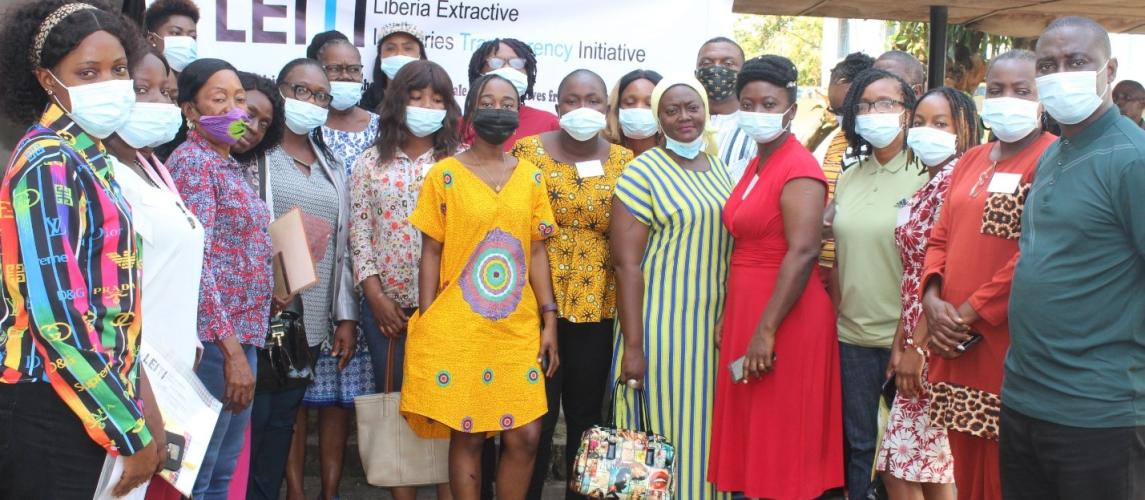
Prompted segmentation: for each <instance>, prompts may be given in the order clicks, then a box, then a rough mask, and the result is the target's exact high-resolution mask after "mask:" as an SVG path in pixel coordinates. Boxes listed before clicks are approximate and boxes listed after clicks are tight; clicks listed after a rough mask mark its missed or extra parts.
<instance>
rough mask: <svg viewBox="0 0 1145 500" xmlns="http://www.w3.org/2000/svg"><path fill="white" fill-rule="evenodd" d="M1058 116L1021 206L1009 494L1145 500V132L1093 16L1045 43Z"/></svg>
mask: <svg viewBox="0 0 1145 500" xmlns="http://www.w3.org/2000/svg"><path fill="white" fill-rule="evenodd" d="M1036 52H1037V62H1036V68H1037V74H1038V79H1037V87H1038V97H1039V99H1040V100H1041V102H1042V104H1043V105H1044V106H1045V108H1046V111H1047V112H1049V113H1050V115H1051V116H1053V118H1054V119H1055V120H1057V121H1058V122H1059V123H1060V124H1061V129H1062V137H1061V139H1059V140H1058V141H1057V142H1056V143H1054V144H1053V145H1052V146H1050V148H1049V149H1047V150H1046V153H1045V155H1044V156H1043V157H1042V159H1041V161H1040V162H1039V164H1038V170H1037V174H1036V176H1035V180H1034V184H1033V187H1032V189H1031V191H1030V194H1029V197H1028V198H1027V199H1026V205H1025V210H1024V213H1023V214H1022V236H1021V239H1020V240H1019V248H1020V251H1021V256H1020V257H1019V260H1018V264H1017V267H1016V268H1015V271H1014V280H1013V288H1012V291H1011V299H1010V335H1011V346H1010V351H1009V354H1008V355H1007V357H1006V371H1005V382H1004V384H1003V386H1002V406H1003V408H1002V417H1001V443H1000V446H1001V447H1000V459H1001V469H1002V489H1003V492H1004V496H1005V497H1006V498H1007V499H1027V498H1028V499H1044V498H1061V499H1069V498H1078V499H1081V498H1094V499H1098V498H1100V499H1103V500H1117V499H1126V500H1128V499H1141V498H1145V131H1143V130H1141V129H1140V128H1139V127H1137V126H1136V125H1135V124H1134V123H1132V122H1131V121H1129V120H1127V119H1125V118H1124V117H1123V116H1121V115H1120V114H1119V113H1118V110H1117V108H1116V107H1114V106H1113V104H1112V101H1111V97H1110V85H1111V84H1112V82H1113V81H1114V79H1115V77H1116V74H1117V60H1115V59H1112V58H1111V55H1110V52H1111V51H1110V46H1109V35H1108V34H1107V33H1106V32H1105V30H1104V29H1103V28H1102V27H1101V26H1100V25H1098V24H1097V23H1095V22H1093V21H1092V20H1090V19H1087V18H1083V17H1065V18H1060V19H1057V20H1055V21H1054V22H1053V23H1051V24H1050V25H1049V27H1047V28H1046V30H1045V32H1043V33H1042V36H1041V38H1039V39H1038V44H1037V51H1036Z"/></svg>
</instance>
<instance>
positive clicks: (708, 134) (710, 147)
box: [652, 75, 719, 156]
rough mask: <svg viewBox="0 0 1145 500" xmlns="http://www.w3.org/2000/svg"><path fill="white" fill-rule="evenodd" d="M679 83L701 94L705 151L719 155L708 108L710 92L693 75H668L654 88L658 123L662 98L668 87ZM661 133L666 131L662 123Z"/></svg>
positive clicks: (654, 109) (655, 111) (654, 103)
mask: <svg viewBox="0 0 1145 500" xmlns="http://www.w3.org/2000/svg"><path fill="white" fill-rule="evenodd" d="M677 85H684V86H686V87H688V88H691V89H692V90H694V91H695V92H696V94H697V95H699V96H700V102H702V103H704V131H703V137H704V152H705V153H708V154H710V155H713V156H717V155H719V147H718V145H717V144H716V131H715V129H714V128H713V127H712V120H711V118H710V115H711V112H710V111H709V110H708V92H707V90H705V89H704V86H703V85H702V84H700V81H699V80H696V78H695V77H693V76H690V75H689V76H666V77H664V79H663V80H660V83H657V84H656V87H655V88H653V89H652V116H654V117H656V123H657V125H660V98H661V97H664V93H665V92H667V91H668V89H670V88H672V87H675V86H677ZM660 133H664V126H663V125H660Z"/></svg>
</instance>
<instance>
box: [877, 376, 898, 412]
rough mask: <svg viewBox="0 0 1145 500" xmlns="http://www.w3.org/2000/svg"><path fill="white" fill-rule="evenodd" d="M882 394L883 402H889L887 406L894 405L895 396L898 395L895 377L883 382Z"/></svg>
mask: <svg viewBox="0 0 1145 500" xmlns="http://www.w3.org/2000/svg"><path fill="white" fill-rule="evenodd" d="M881 393H882V395H883V401H886V402H887V406H890V405H893V404H894V402H895V396H896V395H897V394H898V386H896V385H895V378H894V377H891V378H888V379H887V380H886V381H885V382H883V387H882V389H881Z"/></svg>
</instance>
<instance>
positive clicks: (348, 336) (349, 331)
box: [330, 321, 358, 371]
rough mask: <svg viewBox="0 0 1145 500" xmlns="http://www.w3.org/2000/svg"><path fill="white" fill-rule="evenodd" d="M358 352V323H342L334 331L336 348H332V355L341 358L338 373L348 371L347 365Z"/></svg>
mask: <svg viewBox="0 0 1145 500" xmlns="http://www.w3.org/2000/svg"><path fill="white" fill-rule="evenodd" d="M356 350H358V323H357V322H356V321H341V322H339V323H338V327H337V328H335V329H334V346H333V347H331V348H330V355H331V356H334V357H340V358H341V359H339V360H338V371H342V370H344V369H346V364H347V363H349V362H350V358H351V357H353V356H354V351H356Z"/></svg>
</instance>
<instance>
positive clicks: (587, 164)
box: [576, 160, 604, 179]
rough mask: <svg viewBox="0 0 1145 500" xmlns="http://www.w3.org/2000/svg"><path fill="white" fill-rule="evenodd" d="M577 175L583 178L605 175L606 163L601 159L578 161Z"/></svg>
mask: <svg viewBox="0 0 1145 500" xmlns="http://www.w3.org/2000/svg"><path fill="white" fill-rule="evenodd" d="M576 175H577V177H580V178H581V179H584V178H586V177H600V176H602V175H604V165H603V164H601V163H600V160H588V161H578V162H576Z"/></svg>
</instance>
